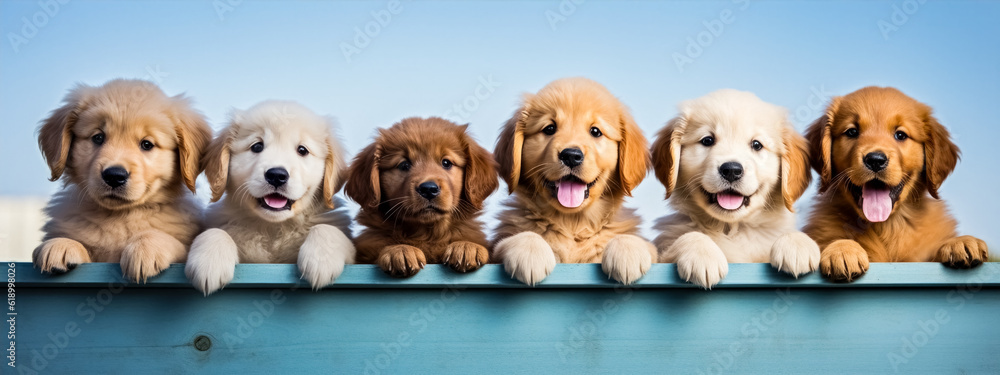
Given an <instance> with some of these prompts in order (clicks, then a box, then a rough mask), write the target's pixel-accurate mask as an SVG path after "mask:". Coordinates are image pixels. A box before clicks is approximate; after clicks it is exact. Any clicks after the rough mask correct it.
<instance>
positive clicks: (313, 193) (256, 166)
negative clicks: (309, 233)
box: [203, 101, 344, 222]
mask: <svg viewBox="0 0 1000 375" xmlns="http://www.w3.org/2000/svg"><path fill="white" fill-rule="evenodd" d="M341 150H342V147H341V146H340V143H339V142H338V141H337V138H336V137H335V136H334V134H333V125H332V120H330V119H329V118H326V117H322V116H319V115H317V114H315V113H313V112H312V111H310V110H309V109H308V108H306V107H303V106H302V105H300V104H298V103H295V102H289V101H265V102H261V103H258V104H257V105H254V106H253V107H250V109H247V110H246V111H235V112H234V113H233V115H232V119H231V121H230V123H229V125H228V126H227V127H226V128H225V129H223V130H222V131H221V132H220V134H219V136H218V137H216V138H215V140H214V141H212V144H211V146H210V147H209V151H208V154H207V155H206V157H205V163H204V164H203V166H204V169H205V176H206V177H207V178H208V181H209V183H210V185H211V187H212V201H213V202H214V201H217V200H218V199H219V198H220V197H222V193H223V192H226V193H227V194H228V195H227V198H226V199H230V200H235V201H236V202H237V203H238V204H239V205H240V206H241V207H244V208H245V209H247V210H248V211H251V212H253V213H254V214H255V215H257V216H259V217H260V218H262V219H264V220H267V221H271V222H280V221H284V220H288V219H290V218H292V217H295V216H297V215H299V214H301V213H304V212H309V211H310V210H315V209H318V208H319V205H320V204H325V205H326V207H328V208H334V207H333V194H334V193H336V191H337V190H339V189H340V186H341V185H342V184H343V183H342V181H341V179H340V176H341V173H342V170H343V169H344V161H343V160H344V158H343V152H342V151H341Z"/></svg>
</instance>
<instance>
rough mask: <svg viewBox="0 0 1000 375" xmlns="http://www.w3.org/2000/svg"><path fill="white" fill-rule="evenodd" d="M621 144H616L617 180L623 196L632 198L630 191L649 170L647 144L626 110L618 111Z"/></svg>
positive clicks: (640, 130)
mask: <svg viewBox="0 0 1000 375" xmlns="http://www.w3.org/2000/svg"><path fill="white" fill-rule="evenodd" d="M619 112H620V113H619V129H621V132H622V134H621V137H622V140H621V142H618V178H619V180H620V181H621V188H622V190H624V193H625V195H627V196H632V189H635V187H636V186H639V183H640V182H642V179H644V178H646V171H648V170H649V143H648V142H647V141H646V137H645V136H643V135H642V129H641V128H639V125H636V123H635V120H633V119H632V115H631V114H630V113H629V112H628V109H626V108H624V106H622V108H621V109H620V110H619Z"/></svg>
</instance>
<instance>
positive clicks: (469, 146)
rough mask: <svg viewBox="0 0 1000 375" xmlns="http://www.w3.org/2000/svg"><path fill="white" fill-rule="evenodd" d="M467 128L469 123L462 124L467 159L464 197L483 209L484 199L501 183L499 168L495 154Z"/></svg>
mask: <svg viewBox="0 0 1000 375" xmlns="http://www.w3.org/2000/svg"><path fill="white" fill-rule="evenodd" d="M467 128H468V125H462V126H461V129H462V130H461V131H462V138H463V139H464V141H465V160H466V162H465V181H464V182H463V185H462V197H463V198H465V200H466V201H468V202H469V203H471V204H472V207H474V208H475V209H476V210H481V209H483V201H485V200H486V198H487V197H489V196H490V194H493V192H494V191H496V190H497V187H499V186H500V183H499V182H498V181H497V168H496V162H495V161H494V160H493V155H491V154H490V152H489V151H486V149H485V148H483V147H482V146H480V145H479V144H477V143H476V142H475V141H474V140H473V139H472V137H470V136H469V134H468V133H466V129H467Z"/></svg>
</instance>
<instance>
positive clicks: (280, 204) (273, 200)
mask: <svg viewBox="0 0 1000 375" xmlns="http://www.w3.org/2000/svg"><path fill="white" fill-rule="evenodd" d="M264 203H266V204H267V206H268V207H271V208H275V209H278V208H285V204H288V199H287V198H285V197H282V196H280V195H278V194H270V195H266V196H264Z"/></svg>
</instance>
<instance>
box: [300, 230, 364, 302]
mask: <svg viewBox="0 0 1000 375" xmlns="http://www.w3.org/2000/svg"><path fill="white" fill-rule="evenodd" d="M354 253H355V249H354V244H353V243H352V242H351V239H349V238H347V236H346V235H344V232H341V231H340V229H337V227H334V226H332V225H327V224H317V225H315V226H313V227H312V228H310V229H309V235H307V236H306V241H305V242H304V243H303V244H302V247H300V248H299V260H298V264H299V272H301V273H302V278H303V279H305V280H306V281H308V282H309V285H312V288H313V290H319V289H320V288H322V287H324V286H327V285H330V283H332V282H333V280H335V279H336V278H337V277H339V276H340V274H341V273H343V272H344V265H346V264H352V263H354Z"/></svg>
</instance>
